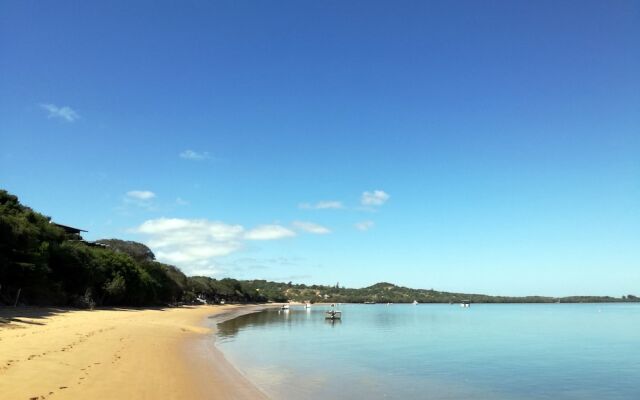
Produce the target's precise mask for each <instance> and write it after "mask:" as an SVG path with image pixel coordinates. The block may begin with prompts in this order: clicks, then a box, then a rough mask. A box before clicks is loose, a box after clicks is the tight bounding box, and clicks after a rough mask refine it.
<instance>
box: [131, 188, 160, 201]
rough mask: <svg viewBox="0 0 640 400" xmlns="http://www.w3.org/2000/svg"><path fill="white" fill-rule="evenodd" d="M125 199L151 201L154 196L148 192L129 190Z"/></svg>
mask: <svg viewBox="0 0 640 400" xmlns="http://www.w3.org/2000/svg"><path fill="white" fill-rule="evenodd" d="M127 197H129V198H131V199H136V200H151V199H153V198H155V197H156V194H155V193H153V192H152V191H149V190H131V191H129V192H127Z"/></svg>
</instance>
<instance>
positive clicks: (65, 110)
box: [40, 104, 80, 122]
mask: <svg viewBox="0 0 640 400" xmlns="http://www.w3.org/2000/svg"><path fill="white" fill-rule="evenodd" d="M40 107H42V108H43V109H44V110H46V111H47V112H48V113H49V114H48V115H47V117H48V118H60V119H63V120H65V121H67V122H73V121H75V120H77V119H78V118H80V115H78V113H77V112H76V111H75V110H74V109H72V108H71V107H68V106H64V107H58V106H56V105H55V104H40Z"/></svg>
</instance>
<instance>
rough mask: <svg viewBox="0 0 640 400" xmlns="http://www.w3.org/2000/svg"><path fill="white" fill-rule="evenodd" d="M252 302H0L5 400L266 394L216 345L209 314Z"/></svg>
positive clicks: (0, 378) (0, 376)
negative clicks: (84, 307)
mask: <svg viewBox="0 0 640 400" xmlns="http://www.w3.org/2000/svg"><path fill="white" fill-rule="evenodd" d="M248 307H250V306H232V305H228V306H198V307H182V308H165V309H118V310H113V309H108V310H93V311H79V310H66V309H55V308H9V307H4V308H0V393H1V394H2V395H1V397H2V398H3V399H11V400H14V399H15V400H22V399H24V400H31V399H190V400H193V399H265V398H266V397H265V396H264V395H263V394H262V393H261V392H260V391H259V390H257V389H256V388H255V387H253V386H252V385H251V384H250V383H249V382H248V381H247V380H246V379H245V378H244V377H243V376H242V375H241V374H240V373H239V372H238V371H237V370H236V369H235V368H233V367H232V366H231V365H230V364H229V363H228V362H227V361H226V360H225V359H224V357H223V356H222V354H221V353H220V352H219V351H218V350H216V349H215V347H214V346H213V340H212V337H211V328H209V327H207V317H208V316H213V315H218V316H221V315H226V314H227V313H239V312H247V311H249V310H250V308H248Z"/></svg>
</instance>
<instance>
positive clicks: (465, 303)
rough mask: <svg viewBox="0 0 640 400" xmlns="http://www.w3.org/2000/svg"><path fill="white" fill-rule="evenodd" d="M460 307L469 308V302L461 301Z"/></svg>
mask: <svg viewBox="0 0 640 400" xmlns="http://www.w3.org/2000/svg"><path fill="white" fill-rule="evenodd" d="M460 307H462V308H469V307H471V301H470V300H462V301H461V302H460Z"/></svg>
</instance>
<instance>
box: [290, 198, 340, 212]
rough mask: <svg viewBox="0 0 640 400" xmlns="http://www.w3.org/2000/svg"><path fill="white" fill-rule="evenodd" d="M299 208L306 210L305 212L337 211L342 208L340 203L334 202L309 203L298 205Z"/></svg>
mask: <svg viewBox="0 0 640 400" xmlns="http://www.w3.org/2000/svg"><path fill="white" fill-rule="evenodd" d="M298 207H299V208H303V209H307V210H331V209H333V210H338V209H341V208H344V206H343V205H342V202H340V201H335V200H324V201H319V202H317V203H315V204H311V203H300V204H299V205H298Z"/></svg>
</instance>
